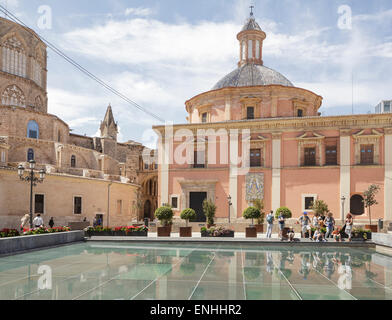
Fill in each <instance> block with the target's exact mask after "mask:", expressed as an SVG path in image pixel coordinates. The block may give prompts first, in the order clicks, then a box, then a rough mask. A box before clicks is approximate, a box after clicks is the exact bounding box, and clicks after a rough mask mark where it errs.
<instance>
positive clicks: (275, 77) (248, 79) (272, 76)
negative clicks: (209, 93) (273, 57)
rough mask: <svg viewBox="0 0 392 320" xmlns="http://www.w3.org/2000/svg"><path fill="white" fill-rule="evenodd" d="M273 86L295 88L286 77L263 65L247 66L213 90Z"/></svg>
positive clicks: (222, 80) (230, 75)
mask: <svg viewBox="0 0 392 320" xmlns="http://www.w3.org/2000/svg"><path fill="white" fill-rule="evenodd" d="M273 84H275V85H282V86H286V87H293V84H292V83H291V82H290V81H289V80H288V79H287V78H286V77H284V76H283V75H282V74H280V73H279V72H277V71H275V70H273V69H270V68H267V67H265V66H263V65H255V64H245V65H243V66H241V67H239V68H237V69H236V70H234V71H233V72H231V73H229V74H228V75H227V76H225V77H223V78H222V79H221V80H220V81H219V82H218V83H217V84H216V85H215V86H214V88H213V89H212V90H218V89H222V88H227V87H248V86H268V85H273Z"/></svg>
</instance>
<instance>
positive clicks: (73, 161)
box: [71, 155, 76, 168]
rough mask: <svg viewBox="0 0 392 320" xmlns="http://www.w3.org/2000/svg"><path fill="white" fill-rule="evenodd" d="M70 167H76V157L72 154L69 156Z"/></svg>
mask: <svg viewBox="0 0 392 320" xmlns="http://www.w3.org/2000/svg"><path fill="white" fill-rule="evenodd" d="M71 168H76V157H75V156H74V155H72V156H71Z"/></svg>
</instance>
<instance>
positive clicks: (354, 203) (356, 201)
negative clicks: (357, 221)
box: [350, 194, 365, 216]
mask: <svg viewBox="0 0 392 320" xmlns="http://www.w3.org/2000/svg"><path fill="white" fill-rule="evenodd" d="M350 212H351V213H352V214H353V215H357V216H359V215H362V214H364V213H365V203H364V202H363V197H362V196H361V195H359V194H354V195H353V196H352V197H351V199H350Z"/></svg>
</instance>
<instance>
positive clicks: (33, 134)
mask: <svg viewBox="0 0 392 320" xmlns="http://www.w3.org/2000/svg"><path fill="white" fill-rule="evenodd" d="M27 138H31V139H39V126H38V123H37V122H35V121H34V120H31V121H29V123H28V124H27Z"/></svg>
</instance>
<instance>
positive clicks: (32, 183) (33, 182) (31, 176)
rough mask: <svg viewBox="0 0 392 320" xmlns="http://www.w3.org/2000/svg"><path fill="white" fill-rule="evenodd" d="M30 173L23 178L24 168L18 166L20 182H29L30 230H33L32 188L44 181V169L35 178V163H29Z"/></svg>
mask: <svg viewBox="0 0 392 320" xmlns="http://www.w3.org/2000/svg"><path fill="white" fill-rule="evenodd" d="M29 167H30V172H27V176H26V177H25V176H24V172H25V168H24V167H23V166H22V165H21V164H20V165H19V166H18V176H19V178H20V180H22V181H25V182H30V229H32V228H33V187H35V186H37V183H42V182H43V181H44V179H45V175H46V172H45V170H44V169H41V170H40V171H39V172H38V174H39V178H37V173H36V172H35V171H34V169H35V161H34V160H30V161H29Z"/></svg>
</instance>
